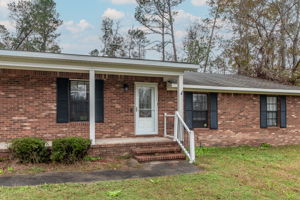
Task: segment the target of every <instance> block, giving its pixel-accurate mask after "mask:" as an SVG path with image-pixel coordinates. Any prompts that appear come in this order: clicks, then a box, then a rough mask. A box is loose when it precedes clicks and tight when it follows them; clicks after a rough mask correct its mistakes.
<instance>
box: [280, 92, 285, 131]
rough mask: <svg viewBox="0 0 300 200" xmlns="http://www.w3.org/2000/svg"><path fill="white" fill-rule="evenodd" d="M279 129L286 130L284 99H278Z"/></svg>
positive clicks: (283, 97) (282, 97)
mask: <svg viewBox="0 0 300 200" xmlns="http://www.w3.org/2000/svg"><path fill="white" fill-rule="evenodd" d="M280 128H286V97H285V96H281V97H280Z"/></svg>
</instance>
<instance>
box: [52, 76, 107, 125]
mask: <svg viewBox="0 0 300 200" xmlns="http://www.w3.org/2000/svg"><path fill="white" fill-rule="evenodd" d="M56 83H57V123H68V122H80V121H89V81H86V80H69V79H68V78H57V82H56ZM95 104H96V105H95V121H96V122H104V81H103V80H95Z"/></svg>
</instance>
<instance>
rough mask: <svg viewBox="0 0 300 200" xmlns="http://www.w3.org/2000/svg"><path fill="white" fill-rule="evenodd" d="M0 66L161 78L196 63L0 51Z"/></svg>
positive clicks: (192, 69)
mask: <svg viewBox="0 0 300 200" xmlns="http://www.w3.org/2000/svg"><path fill="white" fill-rule="evenodd" d="M0 68H7V69H25V70H40V71H66V72H88V71H89V70H94V71H95V73H104V74H121V75H139V76H158V77H165V76H178V75H183V73H184V72H185V71H196V70H197V68H198V66H197V65H193V64H186V63H177V62H161V61H154V60H136V59H124V58H109V57H93V56H88V55H74V54H54V53H37V52H25V51H7V50H0Z"/></svg>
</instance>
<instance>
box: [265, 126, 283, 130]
mask: <svg viewBox="0 0 300 200" xmlns="http://www.w3.org/2000/svg"><path fill="white" fill-rule="evenodd" d="M267 129H271V130H279V129H281V128H280V127H279V126H270V127H267Z"/></svg>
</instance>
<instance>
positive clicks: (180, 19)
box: [175, 10, 201, 24]
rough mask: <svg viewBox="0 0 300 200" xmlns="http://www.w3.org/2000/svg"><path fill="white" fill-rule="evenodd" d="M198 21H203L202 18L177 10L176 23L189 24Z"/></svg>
mask: <svg viewBox="0 0 300 200" xmlns="http://www.w3.org/2000/svg"><path fill="white" fill-rule="evenodd" d="M198 20H201V17H198V16H194V15H192V14H191V13H188V12H185V11H184V10H177V15H176V16H175V23H184V24H188V23H190V22H194V21H198Z"/></svg>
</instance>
